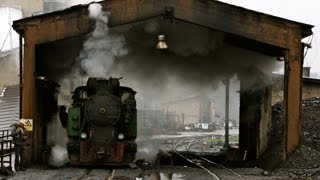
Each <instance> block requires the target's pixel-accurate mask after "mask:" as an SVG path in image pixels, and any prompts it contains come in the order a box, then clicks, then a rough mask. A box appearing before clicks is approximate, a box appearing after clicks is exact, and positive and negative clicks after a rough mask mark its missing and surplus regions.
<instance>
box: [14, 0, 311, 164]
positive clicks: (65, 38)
mask: <svg viewBox="0 0 320 180" xmlns="http://www.w3.org/2000/svg"><path fill="white" fill-rule="evenodd" d="M99 4H101V5H102V8H103V10H105V11H108V12H110V13H111V16H110V19H109V27H111V30H112V29H115V30H117V31H118V32H121V33H123V34H125V35H128V36H127V37H131V38H133V37H135V38H136V39H131V44H130V43H129V44H130V45H131V47H132V48H133V50H134V49H135V48H140V49H145V51H148V53H149V54H148V57H152V56H153V55H154V56H157V57H158V56H161V57H163V58H168V57H171V56H172V55H171V54H170V53H169V54H166V55H162V54H159V53H158V52H153V51H152V50H150V49H151V48H154V46H153V45H154V42H155V41H151V40H152V38H150V37H154V39H156V38H157V35H155V34H151V35H152V36H151V35H149V36H144V35H141V34H138V35H139V36H130V33H139V32H140V31H139V28H136V29H134V28H132V27H131V25H134V24H137V23H138V24H139V23H145V22H148V21H151V20H154V19H156V21H157V22H160V26H162V25H163V26H164V27H163V28H162V29H161V30H162V31H161V33H163V34H168V35H167V36H166V40H167V41H168V44H169V49H170V42H171V44H174V43H175V38H176V37H175V36H170V32H171V33H173V34H174V33H182V32H183V31H184V30H186V29H185V28H180V29H179V26H182V27H187V29H194V31H195V32H197V31H201V32H208V34H207V36H206V37H205V38H204V39H201V38H200V37H199V38H200V39H201V40H203V42H205V39H208V38H209V37H210V38H212V37H215V39H217V41H219V43H218V44H219V47H222V49H220V50H219V52H218V55H217V56H218V57H220V58H221V59H222V61H221V62H220V63H219V64H220V65H221V68H224V69H229V71H225V72H224V73H222V74H217V75H213V74H210V73H211V71H217V70H218V69H214V66H212V65H211V64H210V63H212V62H214V61H215V59H211V61H202V60H203V59H204V58H203V57H202V56H194V57H192V60H191V61H192V63H193V64H194V67H195V68H199V69H201V71H203V72H206V73H207V74H209V75H210V76H207V77H204V76H203V78H201V79H202V80H206V79H210V77H211V78H212V79H215V78H216V77H218V76H219V77H220V79H221V80H224V79H226V78H227V79H228V78H229V77H230V76H231V75H233V74H238V77H239V80H240V120H239V121H240V123H239V124H240V136H239V148H240V150H242V151H247V152H248V155H247V157H248V160H255V159H259V158H260V156H261V155H262V154H263V153H264V152H265V151H266V150H267V148H268V146H267V143H268V138H269V135H268V131H269V130H270V125H271V99H272V93H271V87H270V86H269V85H268V84H264V82H265V81H264V80H265V79H266V78H267V75H268V74H266V72H261V70H260V69H259V68H257V67H259V66H261V67H263V66H264V63H268V62H277V61H282V62H283V63H284V67H283V69H284V79H283V84H284V86H283V97H284V107H285V112H286V113H285V116H284V121H285V131H284V134H283V142H284V147H283V156H282V157H283V159H284V160H285V159H287V158H288V156H289V155H290V154H291V153H292V152H293V151H294V149H295V148H296V147H297V146H298V145H299V141H300V124H301V122H300V115H301V103H300V102H301V92H302V91H301V87H302V65H303V50H304V44H303V43H302V42H301V39H303V38H305V37H308V36H310V35H311V34H312V31H311V29H312V27H313V26H312V25H308V24H303V23H299V22H294V21H290V20H286V19H282V18H279V17H274V16H270V15H266V14H263V13H259V12H255V11H251V10H248V9H244V8H241V7H237V6H233V5H229V4H225V3H222V2H219V1H211V0H123V1H118V0H108V1H102V2H99ZM170 23H173V24H171V25H172V26H173V25H174V26H175V27H174V28H172V27H171V25H170ZM93 26H94V21H93V20H92V19H90V18H89V16H88V5H80V6H75V7H71V8H68V9H65V10H61V11H56V12H52V13H48V14H43V15H38V16H32V17H28V18H25V19H21V20H17V21H15V22H14V24H13V28H14V30H15V31H16V32H18V33H19V35H20V62H21V66H20V67H21V75H22V76H20V77H21V79H20V82H21V84H22V86H21V88H22V97H21V106H22V107H21V108H22V114H21V117H23V118H26V119H32V120H33V125H34V126H33V132H32V134H33V136H32V139H31V144H32V148H30V149H29V157H30V158H31V159H32V160H33V161H35V162H41V161H42V160H43V159H42V158H43V157H42V153H43V151H44V147H45V140H44V139H45V138H46V137H45V136H46V135H45V127H46V123H47V119H50V114H51V113H53V112H51V110H50V108H52V109H54V108H55V106H56V104H55V102H53V101H52V100H53V99H54V97H55V96H56V94H55V88H56V86H55V84H54V83H49V85H48V84H47V83H44V84H43V81H42V80H43V78H42V77H45V78H46V79H49V80H52V81H57V79H59V75H61V74H62V73H63V72H65V71H70V70H71V67H72V66H73V65H74V64H75V59H76V58H77V56H78V55H79V52H80V49H81V48H82V45H83V42H84V40H85V39H86V35H87V34H88V33H90V32H91V31H92V29H93V28H94V27H93ZM130 28H131V29H130ZM166 30H167V31H166ZM169 31H170V32H169ZM176 31H179V32H176ZM194 35H196V33H195V34H188V35H186V36H184V38H185V39H188V38H190V37H192V36H194ZM139 38H140V39H139ZM195 38H197V37H195ZM22 39H24V45H23V44H22ZM129 39H130V38H129ZM149 39H151V40H150V42H148V41H147V40H149ZM178 40H179V39H178ZM183 40H184V39H180V41H181V42H183ZM141 41H143V43H141V44H143V46H142V45H141V44H139V42H141ZM221 44H222V45H221ZM215 45H217V44H215ZM220 45H221V46H220ZM138 46H142V47H138ZM177 46H180V45H179V44H178V45H177ZM213 46H214V45H213ZM187 51H189V49H183V52H187ZM133 52H134V51H133ZM131 56H133V57H134V54H133V55H132V54H131ZM204 56H205V58H206V59H210V58H209V57H207V56H206V55H204ZM184 58H185V57H184V56H181V57H177V58H176V59H177V61H184V60H185V59H184ZM228 59H234V60H235V61H233V62H240V63H239V64H243V65H245V64H248V66H243V67H241V68H240V69H237V68H239V67H235V66H237V64H236V65H234V64H232V63H228V61H227V60H228ZM236 60H237V61H236ZM255 60H257V61H255ZM150 61H152V58H150ZM202 62H205V63H207V64H201V63H202ZM252 62H254V63H252ZM255 62H256V63H255ZM199 64H200V65H199ZM170 65H171V66H172V67H174V68H173V69H175V70H179V68H183V66H180V65H179V66H176V64H175V62H172V64H170ZM198 65H199V66H198ZM155 66H156V67H157V65H155ZM137 67H141V68H142V69H143V68H144V64H140V66H137ZM228 67H230V68H228ZM231 67H233V68H231ZM158 68H159V69H160V68H161V66H158ZM211 68H213V70H212V69H211ZM263 68H264V67H263ZM263 68H261V69H263ZM210 69H211V70H210ZM248 72H249V73H250V74H249V75H248ZM152 73H153V72H150V73H149V74H145V76H151V75H152ZM269 73H270V74H271V73H272V72H271V71H270V72H269ZM208 77H209V78H208ZM252 77H255V78H257V79H258V80H255V81H253V80H252V79H251V78H252ZM204 82H205V81H204Z"/></svg>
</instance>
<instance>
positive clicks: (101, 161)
mask: <svg viewBox="0 0 320 180" xmlns="http://www.w3.org/2000/svg"><path fill="white" fill-rule="evenodd" d="M73 93H74V94H73V96H72V100H73V101H72V106H71V107H70V108H68V114H67V116H66V117H67V123H66V122H63V121H66V120H63V119H64V118H63V115H62V116H60V120H61V123H62V124H65V128H66V130H67V134H68V143H67V150H68V155H69V160H70V162H71V163H72V164H76V165H125V164H129V163H130V162H132V161H133V160H134V159H135V154H136V151H137V145H136V143H135V139H136V137H137V109H136V100H135V94H136V92H135V91H133V90H132V89H131V88H129V87H123V86H120V82H119V79H117V78H112V77H110V78H109V79H102V78H89V79H88V81H87V85H86V86H80V87H77V88H76V89H75V91H74V92H73ZM61 117H62V118H61Z"/></svg>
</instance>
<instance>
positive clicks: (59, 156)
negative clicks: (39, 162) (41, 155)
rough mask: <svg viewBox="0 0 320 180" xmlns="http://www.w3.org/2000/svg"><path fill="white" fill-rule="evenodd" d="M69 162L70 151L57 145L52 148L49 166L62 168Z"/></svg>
mask: <svg viewBox="0 0 320 180" xmlns="http://www.w3.org/2000/svg"><path fill="white" fill-rule="evenodd" d="M67 162H68V151H67V149H66V148H65V147H62V146H60V145H55V146H53V147H52V148H51V154H50V157H49V165H51V166H54V167H61V166H63V165H65V164H66V163H67Z"/></svg>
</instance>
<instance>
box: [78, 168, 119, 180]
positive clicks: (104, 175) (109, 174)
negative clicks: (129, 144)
mask: <svg viewBox="0 0 320 180" xmlns="http://www.w3.org/2000/svg"><path fill="white" fill-rule="evenodd" d="M99 171H102V172H99ZM115 171H116V170H115V169H112V170H111V169H86V170H85V171H84V173H82V174H81V175H80V176H79V177H78V178H77V180H84V179H92V178H93V177H94V178H99V179H104V180H112V179H113V177H114V174H115Z"/></svg>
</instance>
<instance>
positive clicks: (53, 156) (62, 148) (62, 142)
mask: <svg viewBox="0 0 320 180" xmlns="http://www.w3.org/2000/svg"><path fill="white" fill-rule="evenodd" d="M67 140H68V137H67V133H66V130H65V129H64V128H63V127H62V125H61V123H60V120H59V117H58V115H55V116H53V118H52V120H51V121H50V122H49V123H48V124H47V144H48V145H49V146H51V151H50V157H49V165H51V166H54V167H61V166H63V165H64V164H66V163H67V162H68V152H67V148H66V145H67Z"/></svg>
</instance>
